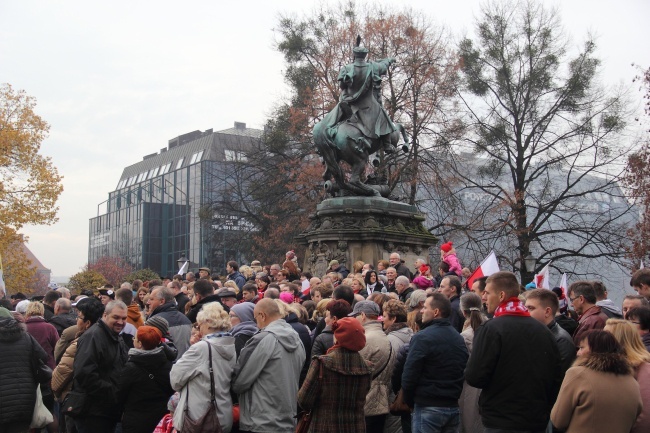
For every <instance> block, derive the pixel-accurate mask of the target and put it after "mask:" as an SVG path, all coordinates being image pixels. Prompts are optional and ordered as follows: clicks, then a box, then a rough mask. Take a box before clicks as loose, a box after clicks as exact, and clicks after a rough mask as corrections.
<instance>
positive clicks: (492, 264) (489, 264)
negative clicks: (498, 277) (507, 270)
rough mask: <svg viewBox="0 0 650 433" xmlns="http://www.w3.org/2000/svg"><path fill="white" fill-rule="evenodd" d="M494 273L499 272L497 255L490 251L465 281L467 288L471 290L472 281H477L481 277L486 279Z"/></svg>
mask: <svg viewBox="0 0 650 433" xmlns="http://www.w3.org/2000/svg"><path fill="white" fill-rule="evenodd" d="M496 272H499V262H498V261H497V255H496V254H495V253H494V251H492V252H491V253H490V254H489V255H488V256H487V257H486V258H485V260H483V261H482V262H481V266H479V267H478V268H476V270H475V271H474V273H473V274H472V275H470V276H469V278H468V279H467V287H469V288H470V289H471V288H472V284H474V281H476V280H478V279H479V278H481V277H487V276H489V275H492V274H494V273H496Z"/></svg>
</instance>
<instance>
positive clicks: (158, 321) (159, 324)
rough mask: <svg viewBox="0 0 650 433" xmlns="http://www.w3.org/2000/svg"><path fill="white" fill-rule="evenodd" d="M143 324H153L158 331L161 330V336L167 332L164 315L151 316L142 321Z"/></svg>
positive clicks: (167, 327) (167, 324) (167, 323)
mask: <svg viewBox="0 0 650 433" xmlns="http://www.w3.org/2000/svg"><path fill="white" fill-rule="evenodd" d="M144 324H145V325H147V326H153V327H156V328H158V329H160V332H162V335H163V337H166V336H167V335H168V334H169V322H168V321H167V319H165V318H164V317H160V316H158V315H156V316H152V317H150V318H148V319H147V321H146V322H144Z"/></svg>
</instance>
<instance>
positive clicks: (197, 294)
mask: <svg viewBox="0 0 650 433" xmlns="http://www.w3.org/2000/svg"><path fill="white" fill-rule="evenodd" d="M194 298H195V299H196V300H197V302H196V305H194V306H193V307H192V309H191V310H190V311H189V312H188V313H187V318H188V319H190V322H192V323H194V322H196V315H197V314H199V311H201V308H203V306H204V305H205V304H209V303H210V302H218V303H220V304H221V305H222V306H223V309H224V310H225V311H226V313H230V308H228V307H227V306H225V305H223V303H222V302H221V299H220V298H219V295H215V294H214V288H213V287H212V284H211V283H210V282H209V281H208V280H205V279H203V278H202V279H200V280H198V281H197V282H196V283H194Z"/></svg>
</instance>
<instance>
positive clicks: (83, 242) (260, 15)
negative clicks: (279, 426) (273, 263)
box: [0, 0, 650, 275]
mask: <svg viewBox="0 0 650 433" xmlns="http://www.w3.org/2000/svg"><path fill="white" fill-rule="evenodd" d="M330 3H335V2H330ZM378 3H382V4H390V5H392V6H394V7H401V6H402V5H408V6H411V7H413V8H414V9H416V10H422V11H423V12H425V13H426V14H428V15H430V16H431V17H432V18H434V20H435V21H436V22H437V23H440V24H443V25H446V26H447V27H449V28H450V30H451V31H452V32H453V34H454V35H455V36H456V37H459V36H460V35H462V34H465V33H466V32H469V31H471V29H472V27H473V17H474V16H475V15H476V14H477V12H478V5H479V3H480V2H478V1H476V0H471V1H470V0H464V1H457V2H442V1H423V0H404V1H391V2H387V1H380V2H378ZM546 3H548V4H549V5H560V8H561V15H562V21H563V24H564V26H565V29H566V31H567V33H568V35H570V36H571V37H572V44H573V45H574V46H577V45H579V44H580V43H581V42H582V41H583V40H584V38H585V35H586V34H587V32H589V31H591V32H592V33H594V34H596V35H597V36H598V39H597V41H598V45H599V50H598V53H599V56H600V58H601V59H602V60H603V74H602V79H603V83H605V84H611V85H615V84H620V83H624V84H626V85H629V84H630V83H631V80H632V77H633V76H634V74H635V70H634V69H633V68H632V67H631V66H630V64H631V63H632V62H637V63H640V64H642V65H645V66H648V64H650V59H649V58H648V54H649V52H650V50H649V49H648V46H647V44H648V42H647V41H649V40H650V30H649V29H648V26H647V23H645V20H647V17H649V16H650V2H649V1H647V0H619V1H617V2H612V1H604V0H599V1H593V0H592V1H586V0H571V1H563V2H559V1H547V2H546ZM315 5H316V3H314V2H309V1H296V0H273V1H270V0H268V1H261V0H260V1H236V2H214V1H194V2H184V3H179V2H169V1H156V2H154V1H146V2H145V1H140V2H125V1H117V2H110V3H109V2H88V1H64V2H45V1H40V2H39V1H30V0H21V1H8V0H2V1H0V82H8V83H10V84H12V85H13V86H14V88H15V89H24V90H25V91H26V92H27V93H28V94H29V95H31V96H34V97H35V98H37V100H38V105H37V108H36V111H37V113H38V114H39V115H41V116H42V117H43V118H44V119H45V120H47V121H48V122H49V123H50V125H51V131H50V136H49V138H48V139H47V140H46V141H45V142H44V143H43V147H42V153H43V154H45V155H48V156H51V157H52V158H53V161H54V164H55V165H56V166H57V167H58V169H59V172H60V173H61V174H62V175H63V176H64V177H65V178H64V181H63V182H64V187H65V191H64V192H63V194H62V196H61V199H60V201H59V206H60V212H59V222H58V223H57V224H55V225H53V226H49V227H27V228H26V229H25V230H24V233H26V234H27V235H28V236H29V237H30V241H29V247H30V249H31V250H32V251H33V252H34V254H35V255H36V256H37V257H38V258H39V259H40V260H41V261H42V262H43V264H44V265H45V266H46V267H49V268H51V269H52V273H53V275H71V274H74V273H76V272H78V271H79V269H80V268H81V267H82V266H83V265H84V264H85V263H86V262H87V256H88V219H89V218H91V217H93V216H95V215H96V214H97V205H98V204H99V203H100V202H102V201H104V200H106V199H107V197H108V192H109V191H111V190H113V189H114V188H115V186H116V185H117V182H118V180H119V177H120V175H121V172H122V169H123V168H124V167H125V166H127V165H130V164H133V163H135V162H137V161H139V160H141V159H142V156H144V155H146V154H149V153H152V152H155V151H158V150H160V148H162V147H164V146H165V145H166V144H167V140H169V139H170V138H173V137H176V136H178V135H180V134H183V133H186V132H189V131H193V130H196V129H200V130H205V129H209V128H214V129H215V130H220V129H226V128H230V127H232V125H233V122H234V121H241V122H246V123H247V125H248V126H252V127H262V125H263V124H264V122H265V118H266V116H267V115H268V114H269V113H270V112H271V109H272V108H273V105H274V103H275V102H276V101H278V100H279V99H280V98H282V97H283V96H284V95H286V87H285V85H284V82H283V78H282V74H283V67H284V64H283V59H282V56H281V55H280V54H279V53H277V52H276V51H275V50H274V48H273V46H274V36H273V27H274V26H275V25H276V21H277V19H276V18H277V16H278V14H279V13H280V12H295V13H297V14H303V13H308V12H309V11H311V10H312V9H313V8H314V6H315ZM398 61H399V59H398ZM634 90H636V89H634ZM633 96H634V98H635V100H636V99H637V96H638V95H636V94H634V95H633Z"/></svg>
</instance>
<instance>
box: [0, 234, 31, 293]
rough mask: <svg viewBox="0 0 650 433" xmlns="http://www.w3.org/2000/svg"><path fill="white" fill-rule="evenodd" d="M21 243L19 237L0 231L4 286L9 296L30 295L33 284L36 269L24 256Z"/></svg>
mask: <svg viewBox="0 0 650 433" xmlns="http://www.w3.org/2000/svg"><path fill="white" fill-rule="evenodd" d="M22 243H23V238H22V236H21V235H16V234H14V233H12V232H11V231H9V232H6V231H3V230H1V229H0V254H2V266H3V272H4V281H5V286H6V287H7V294H9V295H11V294H14V293H17V292H22V293H24V294H29V293H32V287H33V286H34V283H35V277H36V267H35V266H34V265H32V262H31V261H30V260H29V259H28V258H27V256H25V253H24V251H23V249H22V247H21V244H22Z"/></svg>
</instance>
